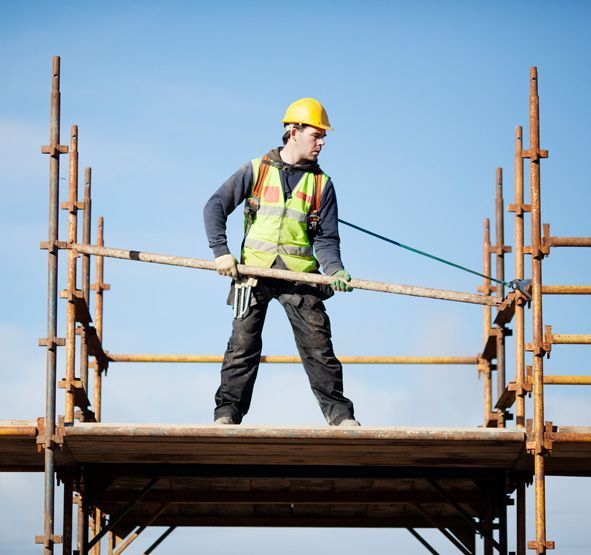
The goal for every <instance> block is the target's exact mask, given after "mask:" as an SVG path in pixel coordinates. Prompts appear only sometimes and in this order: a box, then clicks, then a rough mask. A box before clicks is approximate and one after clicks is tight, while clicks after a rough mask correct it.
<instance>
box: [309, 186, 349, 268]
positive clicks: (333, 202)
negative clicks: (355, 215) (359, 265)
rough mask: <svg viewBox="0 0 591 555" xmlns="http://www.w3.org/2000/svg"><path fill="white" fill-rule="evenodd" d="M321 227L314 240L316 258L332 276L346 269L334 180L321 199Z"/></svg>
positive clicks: (325, 187) (325, 189)
mask: <svg viewBox="0 0 591 555" xmlns="http://www.w3.org/2000/svg"><path fill="white" fill-rule="evenodd" d="M319 212H320V226H319V231H318V233H317V234H316V237H315V239H314V251H315V253H316V258H317V259H318V262H320V265H321V266H322V269H323V270H324V273H325V274H326V275H329V276H331V275H332V274H334V273H335V272H338V271H339V270H342V269H343V268H344V266H343V262H342V261H341V238H340V237H339V221H338V219H339V210H338V205H337V195H336V192H335V188H334V185H333V183H332V180H330V179H329V180H328V181H327V183H326V185H325V186H324V190H323V191H322V197H321V198H320V211H319Z"/></svg>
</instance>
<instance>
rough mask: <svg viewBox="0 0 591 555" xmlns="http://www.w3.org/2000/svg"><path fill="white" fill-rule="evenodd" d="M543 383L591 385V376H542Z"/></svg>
mask: <svg viewBox="0 0 591 555" xmlns="http://www.w3.org/2000/svg"><path fill="white" fill-rule="evenodd" d="M544 385H591V376H544Z"/></svg>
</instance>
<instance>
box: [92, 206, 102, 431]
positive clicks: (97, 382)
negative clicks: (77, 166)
mask: <svg viewBox="0 0 591 555" xmlns="http://www.w3.org/2000/svg"><path fill="white" fill-rule="evenodd" d="M103 234H104V219H103V217H102V216H101V217H100V218H99V219H98V230H97V236H96V242H97V245H98V246H99V247H103V246H104V235H103ZM103 280H104V259H103V257H102V256H97V257H96V283H95V284H94V285H93V286H92V288H93V289H94V291H95V297H94V302H95V308H94V324H95V329H96V334H97V337H98V338H99V340H100V341H101V343H102V341H103V292H104V290H105V283H104V281H103ZM103 370H104V368H101V367H100V366H99V363H98V361H97V362H96V363H95V368H94V388H93V396H94V397H93V405H94V414H95V418H96V421H97V422H100V421H101V401H102V386H103V384H102V376H103Z"/></svg>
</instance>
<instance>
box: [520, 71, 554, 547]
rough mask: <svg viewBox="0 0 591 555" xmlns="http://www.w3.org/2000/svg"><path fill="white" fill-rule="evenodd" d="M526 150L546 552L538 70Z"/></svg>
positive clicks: (539, 500)
mask: <svg viewBox="0 0 591 555" xmlns="http://www.w3.org/2000/svg"><path fill="white" fill-rule="evenodd" d="M529 116H530V118H529V124H530V130H529V152H527V153H524V154H526V155H528V156H529V159H530V188H531V258H532V331H533V356H534V364H533V366H534V368H533V394H534V418H533V442H528V443H529V445H528V447H529V448H530V449H531V451H532V452H533V456H534V485H535V514H536V540H535V541H534V542H529V547H530V549H534V550H535V551H536V553H542V554H544V553H546V549H547V548H549V547H551V545H550V544H549V543H548V542H546V473H545V460H544V456H545V446H544V431H545V430H544V428H545V426H544V356H545V354H546V350H545V349H544V335H543V333H544V330H543V319H542V258H543V253H542V249H541V246H542V244H541V243H542V224H541V221H542V216H541V201H540V158H541V157H542V155H543V154H545V156H544V157H546V156H547V153H542V152H541V151H540V120H539V117H540V109H539V98H538V71H537V68H535V67H532V68H531V70H530V97H529Z"/></svg>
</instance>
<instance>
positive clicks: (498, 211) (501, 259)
mask: <svg viewBox="0 0 591 555" xmlns="http://www.w3.org/2000/svg"><path fill="white" fill-rule="evenodd" d="M503 208H504V203H503V169H502V168H497V171H496V194H495V224H496V225H495V235H496V245H495V246H494V247H493V248H494V253H495V261H496V264H495V267H496V278H497V280H498V281H500V282H504V281H505V253H506V252H510V251H511V248H510V247H506V246H505V218H504V212H503ZM495 289H496V297H497V299H499V301H502V300H503V298H504V297H505V286H504V285H503V283H497V285H496V287H495ZM506 333H507V328H505V326H504V325H502V324H501V325H497V399H500V398H501V396H502V395H503V392H504V391H505V382H506V380H505V335H506ZM503 415H504V413H503V411H499V421H498V426H499V427H504V425H505V419H504V417H503Z"/></svg>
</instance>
